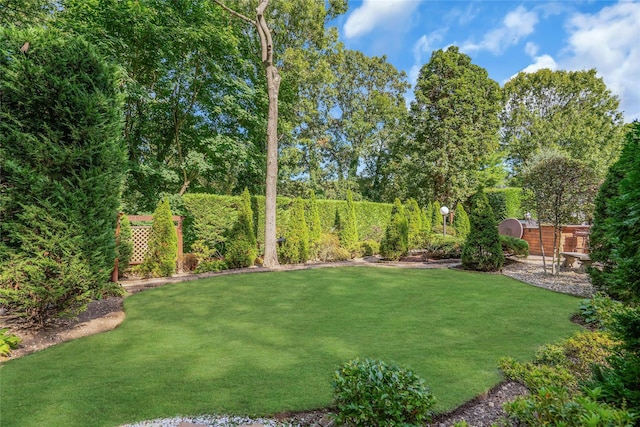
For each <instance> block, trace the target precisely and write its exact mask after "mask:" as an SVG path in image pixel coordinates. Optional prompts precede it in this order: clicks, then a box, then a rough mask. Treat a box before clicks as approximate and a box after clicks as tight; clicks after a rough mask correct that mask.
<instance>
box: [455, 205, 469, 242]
mask: <svg viewBox="0 0 640 427" xmlns="http://www.w3.org/2000/svg"><path fill="white" fill-rule="evenodd" d="M453 228H455V229H456V236H458V237H462V238H463V239H465V238H466V237H467V236H468V235H469V231H470V229H471V224H470V222H469V215H467V212H465V210H464V207H463V206H462V203H460V202H458V204H457V205H456V212H455V216H454V217H453Z"/></svg>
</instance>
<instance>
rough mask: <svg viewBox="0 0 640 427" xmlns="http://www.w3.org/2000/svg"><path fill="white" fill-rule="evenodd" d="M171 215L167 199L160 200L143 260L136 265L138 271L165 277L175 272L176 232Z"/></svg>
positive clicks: (154, 213)
mask: <svg viewBox="0 0 640 427" xmlns="http://www.w3.org/2000/svg"><path fill="white" fill-rule="evenodd" d="M172 217H173V215H172V214H171V207H170V206H169V200H168V199H167V198H164V199H162V200H160V201H159V202H158V206H157V207H156V210H155V211H154V212H153V223H152V224H151V235H150V236H149V242H148V244H147V252H146V253H145V256H144V261H142V264H140V265H139V266H138V272H140V273H141V274H144V275H145V276H151V277H167V276H171V275H172V274H173V273H175V271H176V263H177V261H178V233H177V232H176V227H175V225H174V223H173V218H172Z"/></svg>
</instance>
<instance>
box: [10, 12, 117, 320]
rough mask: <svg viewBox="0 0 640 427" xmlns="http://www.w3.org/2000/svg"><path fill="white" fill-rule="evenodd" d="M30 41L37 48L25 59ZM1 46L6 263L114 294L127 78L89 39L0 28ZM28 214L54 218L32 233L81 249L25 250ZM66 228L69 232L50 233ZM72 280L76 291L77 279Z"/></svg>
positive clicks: (36, 225)
mask: <svg viewBox="0 0 640 427" xmlns="http://www.w3.org/2000/svg"><path fill="white" fill-rule="evenodd" d="M3 13H4V11H3ZM27 40H28V41H29V43H30V47H29V49H28V50H27V51H26V52H22V51H21V49H20V48H21V47H22V46H23V45H24V43H25V41H27ZM0 46H2V54H0V94H1V95H0V189H1V190H0V193H1V194H0V199H1V200H0V236H1V237H0V257H2V258H4V259H5V260H6V257H7V256H8V255H7V254H9V253H10V252H13V253H14V254H15V255H16V256H17V257H18V258H13V261H12V263H13V267H12V268H16V264H15V262H16V261H17V260H18V259H19V260H20V265H22V266H23V267H24V268H25V269H29V270H30V273H29V274H28V275H29V276H32V277H36V276H39V274H40V273H37V272H36V271H35V270H34V269H36V268H47V267H46V265H49V264H48V263H49V262H55V263H57V264H58V267H59V268H60V269H61V270H58V273H52V275H55V274H62V270H66V272H65V273H64V274H65V275H66V274H71V270H73V271H74V272H75V273H79V272H80V270H83V274H86V277H83V278H78V280H79V283H81V284H82V285H81V287H82V288H84V286H85V284H86V285H88V287H89V290H90V291H91V293H92V294H93V296H96V297H98V296H101V295H103V294H105V293H108V292H110V291H111V290H115V289H117V287H114V285H113V284H111V283H109V279H110V277H111V273H112V271H113V266H114V260H115V227H116V220H117V213H118V209H119V206H120V195H121V190H120V189H121V187H122V182H123V178H124V174H125V168H126V145H125V144H124V142H123V139H122V96H121V93H120V92H119V88H120V87H121V73H120V71H119V70H118V69H117V68H116V67H114V66H113V65H112V64H111V63H108V62H107V61H105V59H104V58H103V57H102V56H101V55H100V54H99V53H98V52H97V51H96V49H95V48H94V47H93V46H92V45H90V44H89V43H88V42H86V41H85V40H84V39H82V38H81V37H79V36H76V35H71V34H65V33H62V32H60V31H58V30H55V29H54V28H52V26H49V27H47V28H44V27H40V28H27V29H25V30H19V29H16V28H12V27H0ZM28 206H33V207H34V208H36V209H42V210H43V211H47V212H48V218H47V219H46V220H44V221H46V222H47V224H42V225H40V224H39V223H38V220H37V218H32V219H30V220H29V221H30V222H31V225H30V227H32V228H34V231H35V230H37V229H38V228H40V227H41V226H42V227H44V228H48V229H49V231H48V232H50V233H51V234H52V235H55V236H57V238H60V239H64V234H65V233H69V234H68V236H67V237H69V239H70V241H73V242H74V244H75V245H77V246H76V247H70V245H69V244H65V251H56V253H57V255H58V256H60V257H62V258H61V259H56V260H44V259H43V258H42V257H41V256H40V255H38V254H33V253H31V252H26V251H23V248H22V241H23V236H21V235H20V233H21V231H18V230H21V229H22V226H23V225H24V223H23V222H22V221H23V219H24V218H25V217H24V216H23V215H22V214H23V213H24V212H25V210H26V209H27V207H28ZM27 216H28V215H27ZM58 224H63V225H64V226H63V229H60V230H53V229H52V228H51V227H54V226H57V225H58ZM35 233H36V235H37V234H38V231H35ZM75 236H82V238H81V239H76V238H75ZM32 237H34V236H30V237H28V238H29V239H30V238H32ZM30 256H34V259H33V260H32V262H31V263H30V260H29V259H28V257H30ZM70 256H73V257H75V259H67V257H70ZM1 261H2V260H0V262H1ZM80 265H82V267H80ZM4 269H5V268H4V267H2V266H0V271H1V270H4ZM23 273H26V270H23ZM41 273H42V274H43V275H44V276H46V275H47V274H48V273H47V272H44V271H43V272H41ZM75 273H73V274H75ZM38 280H40V279H38ZM46 280H47V281H49V280H51V284H53V283H54V282H55V280H54V279H53V278H47V279H46ZM64 280H65V282H66V285H67V286H72V282H73V281H74V280H75V279H74V280H71V279H70V278H66V279H64ZM54 289H57V290H59V289H60V288H59V287H58V286H54ZM40 291H41V292H48V291H47V290H46V288H43V289H41V290H40ZM68 291H69V293H67V292H66V291H65V292H64V293H65V294H67V295H70V294H73V293H74V292H73V290H71V289H69V290H68ZM52 292H53V293H55V291H53V290H52ZM84 292H85V289H78V292H76V293H75V294H76V295H80V294H83V293H84ZM41 297H42V298H43V299H44V300H46V299H51V300H52V301H53V300H58V299H59V296H56V295H50V296H49V297H44V296H42V295H40V296H38V297H37V298H38V299H39V298H41ZM63 305H64V304H63ZM63 305H59V306H57V307H60V308H62V307H63ZM62 309H63V310H64V308H62Z"/></svg>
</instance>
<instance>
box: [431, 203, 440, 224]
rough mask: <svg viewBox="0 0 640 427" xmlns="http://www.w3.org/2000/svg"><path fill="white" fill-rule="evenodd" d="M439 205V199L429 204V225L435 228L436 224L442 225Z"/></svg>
mask: <svg viewBox="0 0 640 427" xmlns="http://www.w3.org/2000/svg"><path fill="white" fill-rule="evenodd" d="M441 207H442V205H440V202H439V201H437V200H436V201H435V202H433V203H432V204H431V208H432V210H431V227H432V228H436V227H437V226H438V225H442V214H441V213H440V208H441Z"/></svg>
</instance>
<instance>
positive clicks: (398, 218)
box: [380, 199, 409, 260]
mask: <svg viewBox="0 0 640 427" xmlns="http://www.w3.org/2000/svg"><path fill="white" fill-rule="evenodd" d="M408 240H409V230H408V224H407V216H406V215H405V213H404V207H403V206H402V203H401V202H400V199H396V201H395V203H394V204H393V209H392V210H391V220H390V221H389V224H388V225H387V229H386V231H385V233H384V237H383V238H382V242H380V255H382V257H383V258H385V259H390V260H398V259H400V257H402V256H403V255H404V254H406V253H407V249H408Z"/></svg>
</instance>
